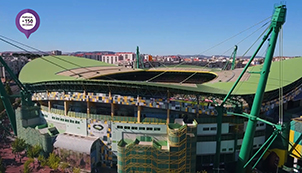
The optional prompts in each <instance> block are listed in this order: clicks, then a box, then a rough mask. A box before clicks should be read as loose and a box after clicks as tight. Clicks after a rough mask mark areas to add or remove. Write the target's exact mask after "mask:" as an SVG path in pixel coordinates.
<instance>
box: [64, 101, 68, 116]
mask: <svg viewBox="0 0 302 173" xmlns="http://www.w3.org/2000/svg"><path fill="white" fill-rule="evenodd" d="M64 115H65V116H67V115H68V101H66V100H65V101H64Z"/></svg>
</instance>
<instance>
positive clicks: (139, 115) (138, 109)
mask: <svg viewBox="0 0 302 173" xmlns="http://www.w3.org/2000/svg"><path fill="white" fill-rule="evenodd" d="M141 109H142V108H141V106H137V122H138V123H140V122H141Z"/></svg>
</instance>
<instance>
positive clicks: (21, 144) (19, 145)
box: [12, 138, 26, 156]
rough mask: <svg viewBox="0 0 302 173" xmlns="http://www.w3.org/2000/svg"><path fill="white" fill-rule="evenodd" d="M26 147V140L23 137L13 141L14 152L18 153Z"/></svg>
mask: <svg viewBox="0 0 302 173" xmlns="http://www.w3.org/2000/svg"><path fill="white" fill-rule="evenodd" d="M25 148H26V144H25V140H24V139H21V138H16V139H15V141H14V142H13V143H12V151H13V153H14V154H18V156H19V153H20V152H22V151H24V150H25Z"/></svg>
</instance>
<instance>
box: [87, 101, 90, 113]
mask: <svg viewBox="0 0 302 173" xmlns="http://www.w3.org/2000/svg"><path fill="white" fill-rule="evenodd" d="M87 114H88V115H89V114H90V101H89V100H88V101H87Z"/></svg>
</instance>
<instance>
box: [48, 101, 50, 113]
mask: <svg viewBox="0 0 302 173" xmlns="http://www.w3.org/2000/svg"><path fill="white" fill-rule="evenodd" d="M50 110H51V101H50V100H48V112H50Z"/></svg>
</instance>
